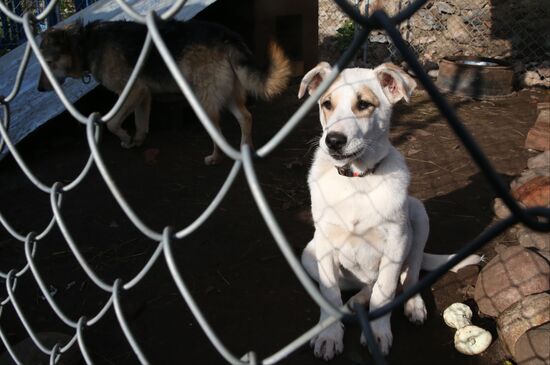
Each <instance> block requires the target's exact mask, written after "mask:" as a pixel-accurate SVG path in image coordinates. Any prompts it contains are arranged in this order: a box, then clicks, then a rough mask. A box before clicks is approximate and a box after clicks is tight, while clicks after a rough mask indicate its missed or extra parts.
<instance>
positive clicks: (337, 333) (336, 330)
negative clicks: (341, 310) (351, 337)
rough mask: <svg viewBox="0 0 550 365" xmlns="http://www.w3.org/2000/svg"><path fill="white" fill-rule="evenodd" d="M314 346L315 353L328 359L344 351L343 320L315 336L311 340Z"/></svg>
mask: <svg viewBox="0 0 550 365" xmlns="http://www.w3.org/2000/svg"><path fill="white" fill-rule="evenodd" d="M310 345H311V347H313V354H314V355H315V356H317V357H319V358H322V359H324V360H326V361H328V360H330V359H332V358H333V357H334V356H336V355H338V354H341V353H342V351H344V325H343V324H342V323H341V322H338V323H335V324H333V325H332V326H330V327H328V328H327V329H325V330H324V331H323V332H321V333H319V334H318V335H317V336H315V337H313V338H312V339H311V341H310Z"/></svg>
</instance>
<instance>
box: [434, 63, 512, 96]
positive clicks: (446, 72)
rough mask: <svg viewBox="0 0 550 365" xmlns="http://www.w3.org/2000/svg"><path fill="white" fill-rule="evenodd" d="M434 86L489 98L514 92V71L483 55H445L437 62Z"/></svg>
mask: <svg viewBox="0 0 550 365" xmlns="http://www.w3.org/2000/svg"><path fill="white" fill-rule="evenodd" d="M436 85H437V87H438V88H439V89H440V90H441V91H443V92H450V93H453V94H458V95H463V96H470V97H472V98H476V99H491V98H499V97H505V96H509V95H511V94H512V93H513V91H514V71H513V69H512V66H510V65H509V64H507V63H506V62H504V61H502V60H497V59H493V58H485V57H471V56H459V57H445V58H443V59H442V60H441V61H440V62H439V74H438V76H437V81H436Z"/></svg>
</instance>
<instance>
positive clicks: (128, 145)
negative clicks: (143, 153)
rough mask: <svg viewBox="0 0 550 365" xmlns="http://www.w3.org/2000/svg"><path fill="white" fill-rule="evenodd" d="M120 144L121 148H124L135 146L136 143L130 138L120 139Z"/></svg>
mask: <svg viewBox="0 0 550 365" xmlns="http://www.w3.org/2000/svg"><path fill="white" fill-rule="evenodd" d="M120 145H121V146H122V148H126V149H130V148H133V147H135V146H136V144H135V143H134V142H133V141H132V140H129V141H121V142H120Z"/></svg>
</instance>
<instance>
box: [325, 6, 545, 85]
mask: <svg viewBox="0 0 550 365" xmlns="http://www.w3.org/2000/svg"><path fill="white" fill-rule="evenodd" d="M410 3H411V1H409V0H387V1H383V2H380V1H378V0H360V1H356V3H355V5H356V8H357V9H358V10H360V11H361V12H362V13H366V12H372V11H373V10H375V9H377V8H383V9H384V10H385V11H386V12H387V13H388V14H390V15H393V14H397V13H398V12H399V11H401V10H402V9H403V8H406V7H407V6H408V5H409V4H410ZM353 24H354V23H353V22H352V21H351V20H350V19H349V17H347V16H346V14H345V13H343V12H342V11H340V10H339V9H338V8H337V7H335V5H334V3H333V2H332V1H330V0H320V1H319V41H320V55H321V57H322V58H323V57H324V59H327V60H331V61H332V60H335V59H336V58H337V57H338V53H339V52H338V50H340V49H342V47H344V46H346V45H347V44H349V42H350V38H351V37H352V36H353V34H354V33H353ZM547 24H550V6H548V3H545V2H544V1H537V0H526V1H519V0H502V1H496V0H472V1H466V0H444V1H428V2H427V3H426V5H425V6H424V7H423V8H422V9H420V10H419V11H418V12H416V13H415V14H414V15H413V16H411V17H410V18H409V19H407V20H406V21H404V22H403V23H402V24H400V25H399V30H400V32H401V35H402V36H403V38H404V39H405V40H406V41H407V42H408V44H409V45H410V47H411V49H412V50H413V51H414V53H415V54H416V56H417V57H418V58H419V59H420V60H421V61H422V64H423V66H424V69H425V70H427V71H430V70H437V63H438V61H439V60H441V59H442V58H443V57H450V56H481V57H491V58H497V59H503V60H506V61H508V62H511V63H513V65H514V66H515V71H516V73H517V75H518V79H519V81H520V85H521V86H539V85H540V86H546V87H550V61H549V59H550V27H548V25H547ZM350 30H351V31H350ZM364 48H365V52H363V54H362V57H360V59H361V60H362V61H363V62H364V63H366V64H367V65H369V66H373V65H377V64H379V63H381V62H384V61H393V62H396V63H400V62H402V61H403V57H402V55H401V54H400V52H399V51H398V50H397V48H396V47H395V46H394V45H393V43H392V42H391V40H390V38H389V37H388V35H387V33H386V32H385V31H383V30H375V31H373V32H372V33H371V34H370V35H369V37H368V40H367V42H366V44H365V45H364ZM367 53H368V56H366V54H367ZM433 75H436V72H434V73H433Z"/></svg>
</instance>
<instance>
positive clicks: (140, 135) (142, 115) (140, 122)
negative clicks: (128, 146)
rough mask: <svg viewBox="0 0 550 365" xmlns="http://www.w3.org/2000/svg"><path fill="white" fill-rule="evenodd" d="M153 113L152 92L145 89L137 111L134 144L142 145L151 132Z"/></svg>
mask: <svg viewBox="0 0 550 365" xmlns="http://www.w3.org/2000/svg"><path fill="white" fill-rule="evenodd" d="M150 115H151V92H150V91H149V90H144V92H143V97H142V99H141V102H140V104H139V105H138V106H137V107H136V111H135V124H136V134H135V136H134V140H133V142H134V143H133V144H134V146H141V145H142V144H143V141H145V137H147V133H149V117H150Z"/></svg>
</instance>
